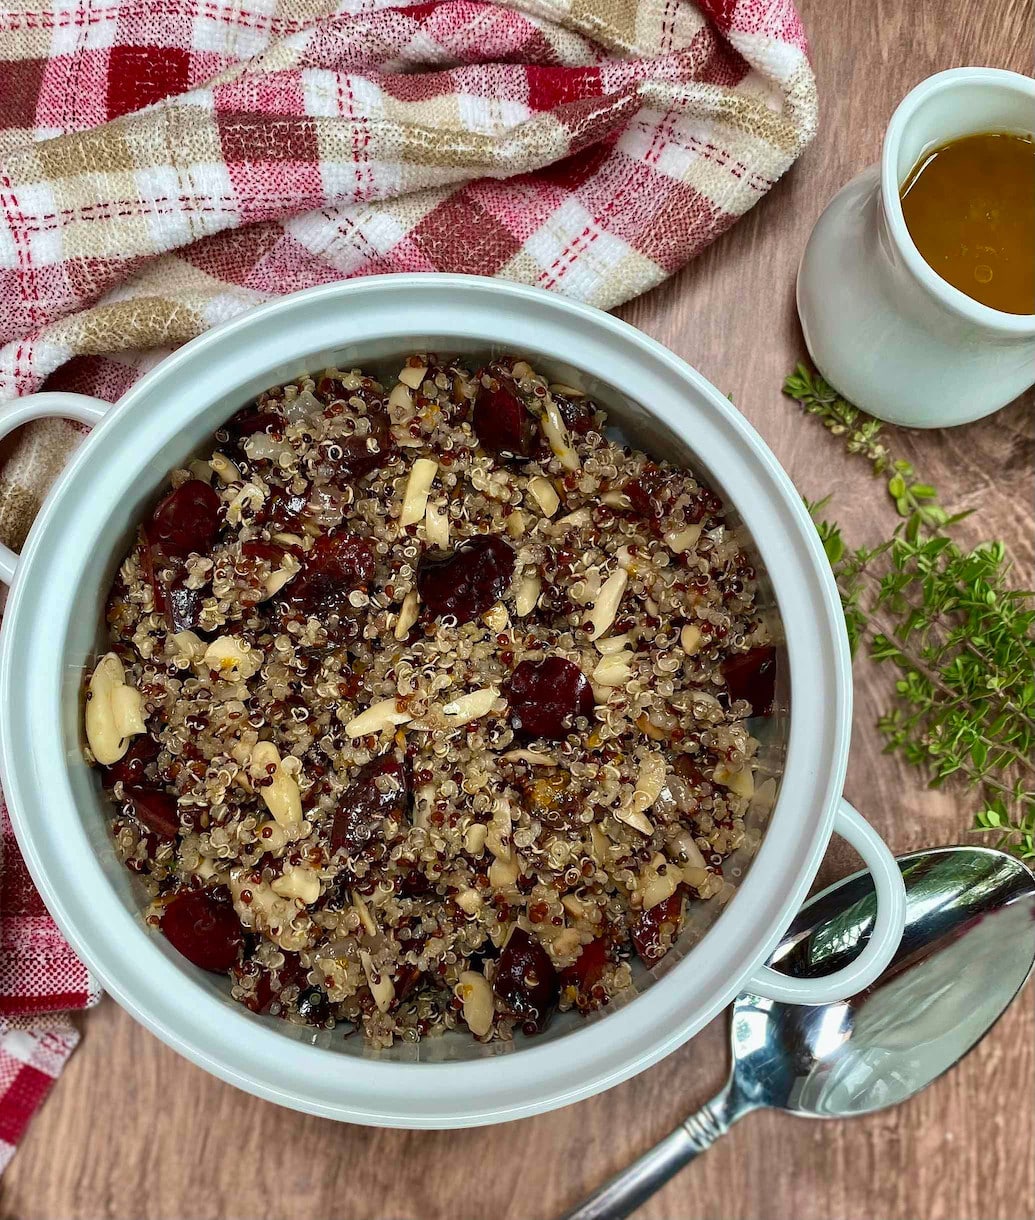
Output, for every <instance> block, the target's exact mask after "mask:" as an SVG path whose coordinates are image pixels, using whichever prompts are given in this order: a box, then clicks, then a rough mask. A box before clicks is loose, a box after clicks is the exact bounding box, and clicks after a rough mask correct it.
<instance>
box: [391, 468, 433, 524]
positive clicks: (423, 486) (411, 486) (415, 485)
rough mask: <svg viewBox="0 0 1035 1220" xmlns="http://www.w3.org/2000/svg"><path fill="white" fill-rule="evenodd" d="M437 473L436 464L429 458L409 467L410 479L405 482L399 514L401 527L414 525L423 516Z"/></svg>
mask: <svg viewBox="0 0 1035 1220" xmlns="http://www.w3.org/2000/svg"><path fill="white" fill-rule="evenodd" d="M437 473H438V462H433V461H432V460H431V458H418V459H417V460H416V461H415V462H414V463H413V465H412V466H411V467H410V477H409V478H408V479H407V480H406V492H405V494H404V496H403V503H402V509H401V511H400V513H399V525H400V526H401V527H403V528H405V527H406V526H407V525H416V524H417V522H418V521H419V520H420V519H421V517H423V516H424V513H425V510H426V509H427V507H428V493H429V492H430V491H431V485H432V483H434V481H435V475H436V474H437Z"/></svg>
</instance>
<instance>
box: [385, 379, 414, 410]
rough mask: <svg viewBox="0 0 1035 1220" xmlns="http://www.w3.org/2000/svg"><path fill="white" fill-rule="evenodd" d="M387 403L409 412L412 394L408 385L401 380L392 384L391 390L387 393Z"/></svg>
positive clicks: (411, 406)
mask: <svg viewBox="0 0 1035 1220" xmlns="http://www.w3.org/2000/svg"><path fill="white" fill-rule="evenodd" d="M388 405H389V406H390V407H394V408H395V409H396V410H397V411H405V412H407V413H409V412H410V411H411V410H412V409H413V394H412V392H411V391H410V387H409V386H408V385H405V384H404V383H403V382H401V381H400V382H399V384H398V385H396V386H393V387H392V392H391V393H390V394H389V395H388Z"/></svg>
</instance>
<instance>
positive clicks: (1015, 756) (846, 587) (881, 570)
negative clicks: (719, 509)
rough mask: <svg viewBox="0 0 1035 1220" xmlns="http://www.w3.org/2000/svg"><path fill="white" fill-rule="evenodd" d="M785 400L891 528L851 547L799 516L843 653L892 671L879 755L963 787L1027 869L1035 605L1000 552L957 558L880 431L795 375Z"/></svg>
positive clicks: (1033, 765) (1031, 847)
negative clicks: (827, 440) (859, 467)
mask: <svg viewBox="0 0 1035 1220" xmlns="http://www.w3.org/2000/svg"><path fill="white" fill-rule="evenodd" d="M784 393H785V394H787V395H789V396H790V397H791V398H793V399H795V400H796V401H797V402H798V403H800V404H801V406H802V407H803V409H804V410H805V411H806V412H807V413H808V414H810V415H813V416H815V417H817V418H818V419H819V420H820V421H821V422H822V423H823V425H824V426H825V427H826V428H827V429H828V431H830V432H831V434H832V435H834V436H837V437H840V438H842V440H843V443H844V446H845V448H846V450H847V451H848V452H849V453H852V454H857V455H859V456H861V457H863V458H865V459H866V460H867V461H869V462H870V465H871V469H872V471H873V473H874V474H875V475H877V476H880V477H882V478H883V479H884V481H885V485H886V488H887V493H888V496H889V497H890V499H891V501H892V502H893V504H894V506H895V510H896V512H897V514H898V516H899V518H900V521H899V524H898V525H897V526H896V527H895V529H894V531H893V532H892V535H891V537H890V538H887V539H885V540H884V541H882V542H880V543H878V544H877V545H876V546H873V547H857V548H855V549H851V548H849V547H848V545H847V544H846V542H845V539H844V537H843V535H842V533H841V530H840V527H839V526H838V525H837V524H836V523H835V522H833V521H830V520H826V519H824V518H823V517H822V513H823V511H824V509H825V508H826V507H827V505H828V503H829V497H828V498H827V499H826V500H821V501H819V502H816V503H810V504H809V509H810V511H811V512H812V515H813V518H814V519H815V520H816V526H817V529H818V530H819V534H820V537H821V539H822V541H823V547H824V550H825V551H826V554H827V558H828V559H829V560H830V564H831V567H832V568H833V570H834V575H835V577H836V579H837V584H838V589H839V590H840V593H841V600H842V604H843V606H844V612H845V622H846V625H847V628H848V636H849V640H850V642H851V645H852V650H853V652H855V651H856V650H858V649H860V648H863V649H865V650H866V651H867V652H868V654H869V655H870V656H871V657H872V658H873V659H874V660H875V661H877V662H879V663H882V664H890V665H891V666H892V667H893V668H894V669H895V671H896V678H895V683H894V692H893V693H894V699H893V701H892V704H891V707H890V709H889V710H888V711H887V712H885V713H884V715H882V716H881V717H880V719H879V721H878V729H879V730H880V732H881V734H882V735H883V737H884V740H885V742H886V748H887V749H888V750H890V751H895V752H897V753H900V754H901V755H902V756H903V757H904V758H905V759H906V760H907V761H908V762H910V763H912V764H913V765H915V766H917V767H919V768H921V769H922V770H923V771H925V772H926V774H927V775H928V778H929V782H930V784H931V785H932V786H933V787H937V786H939V785H941V784H943V783H945V782H946V781H950V780H952V781H955V782H961V783H963V784H964V785H965V786H966V787H967V788H968V789H970V790H972V791H974V792H975V793H976V794H977V795H978V796H979V799H980V806H979V808H978V810H977V812H976V814H975V829H976V830H979V831H984V832H989V833H992V834H995V835H996V836H997V846H1001V847H1004V848H1007V849H1009V850H1011V851H1013V852H1014V853H1015V854H1016V855H1018V856H1019V857H1020V858H1021V859H1028V860H1030V859H1035V594H1033V593H1032V592H1030V591H1027V590H1022V589H1018V588H1014V587H1013V586H1012V584H1011V579H1010V578H1011V572H1012V569H1011V564H1010V562H1009V559H1008V558H1007V555H1006V549H1005V547H1004V546H1003V544H1002V543H1001V542H990V543H983V544H981V545H979V546H977V547H974V548H972V549H969V550H968V549H966V548H964V547H960V546H959V545H958V544H957V543H956V542H955V541H954V540H953V539H952V537H951V536H950V533H949V531H951V529H952V527H953V526H954V525H956V524H957V523H958V522H959V521H961V520H962V519H963V518H964V517H966V516H967V515H968V514H967V513H966V512H962V513H955V514H950V513H948V512H947V511H946V510H945V509H944V508H943V507H942V505H941V504H940V502H939V498H938V493H937V490H936V489H935V488H934V487H933V486H931V484H929V483H924V482H922V481H921V480H920V479H919V478H918V477H917V475H916V472H915V471H914V469H913V467H912V465H910V463H908V462H905V461H902V460H900V459H896V458H894V457H893V456H892V454H891V452H890V451H889V449H888V447H887V445H886V444H885V443H884V441H883V439H882V436H881V424H880V422H879V421H877V420H875V419H872V418H871V417H869V416H868V415H866V414H865V413H864V412H862V411H860V410H859V408H858V407H856V406H854V405H853V404H852V403H850V402H847V401H846V400H845V399H844V398H842V397H841V396H840V395H839V394H838V393H837V391H836V390H834V388H833V387H832V386H830V385H829V384H828V383H827V382H826V381H824V379H823V378H822V377H820V376H819V375H818V374H815V373H812V372H810V371H809V370H808V369H807V368H805V367H804V366H803V365H800V364H799V365H798V367H797V369H796V370H795V372H794V373H793V374H791V376H789V377H788V378H787V380H786V382H785V383H784Z"/></svg>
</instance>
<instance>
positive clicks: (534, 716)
mask: <svg viewBox="0 0 1035 1220" xmlns="http://www.w3.org/2000/svg"><path fill="white" fill-rule="evenodd" d="M506 695H507V699H508V701H509V703H510V721H511V724H513V726H514V728H515V729H516V730H517V731H518V732H519V733H522V734H524V735H525V736H526V737H546V738H549V739H550V740H551V741H561V740H562V739H563V738H564V737H566V736H567V735H568V733H570V732H571V730H572V727H573V722H574V720H575V717H576V716H587V717H588V716H592V714H593V688H592V687H591V686H590V684H589V679H588V678H587V677H586V675H585V674H584V673H583V672H582V670H581V669H579V667H578V666H577V665H576V664H575V663H574V662H573V661H568V660H566V659H565V658H564V657H544V658H543V659H542V660H541V661H522V662H521V664H520V665H519V666H518V667H517V669H515V670H514V672H513V673H512V674H511V676H510V680H509V681H508V683H507V687H506Z"/></svg>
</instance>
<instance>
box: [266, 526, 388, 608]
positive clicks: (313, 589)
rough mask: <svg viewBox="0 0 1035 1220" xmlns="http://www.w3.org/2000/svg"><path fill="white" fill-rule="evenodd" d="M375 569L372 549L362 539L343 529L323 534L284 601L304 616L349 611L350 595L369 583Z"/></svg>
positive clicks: (289, 586) (308, 555) (288, 589)
mask: <svg viewBox="0 0 1035 1220" xmlns="http://www.w3.org/2000/svg"><path fill="white" fill-rule="evenodd" d="M374 567H375V561H374V550H373V547H372V546H371V545H370V543H369V542H368V541H367V540H366V539H365V538H360V537H358V536H357V535H356V534H350V533H347V532H346V531H344V530H338V531H332V532H331V533H329V534H323V535H322V536H321V537H319V538H317V540H316V542H315V543H314V544H313V547H312V550H310V551H309V553H308V554H307V555H306V558H305V562H304V563H303V564H302V568H301V571H300V572H299V573H298V575H297V576H296V577H295V578H294V580H293V581H291V583H290V584H289V585H288V586H287V588H286V589H285V591H284V594H283V602H284V604H285V605H287V606H289V607H291V608H292V609H294V610H300V611H302V612H303V613H304V614H332V613H334V612H335V611H339V610H343V609H349V608H350V606H349V600H348V597H349V594H350V593H352V592H353V591H354V590H355V589H362V588H364V587H365V586H367V585H369V584H370V582H371V581H372V580H373V579H374Z"/></svg>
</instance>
